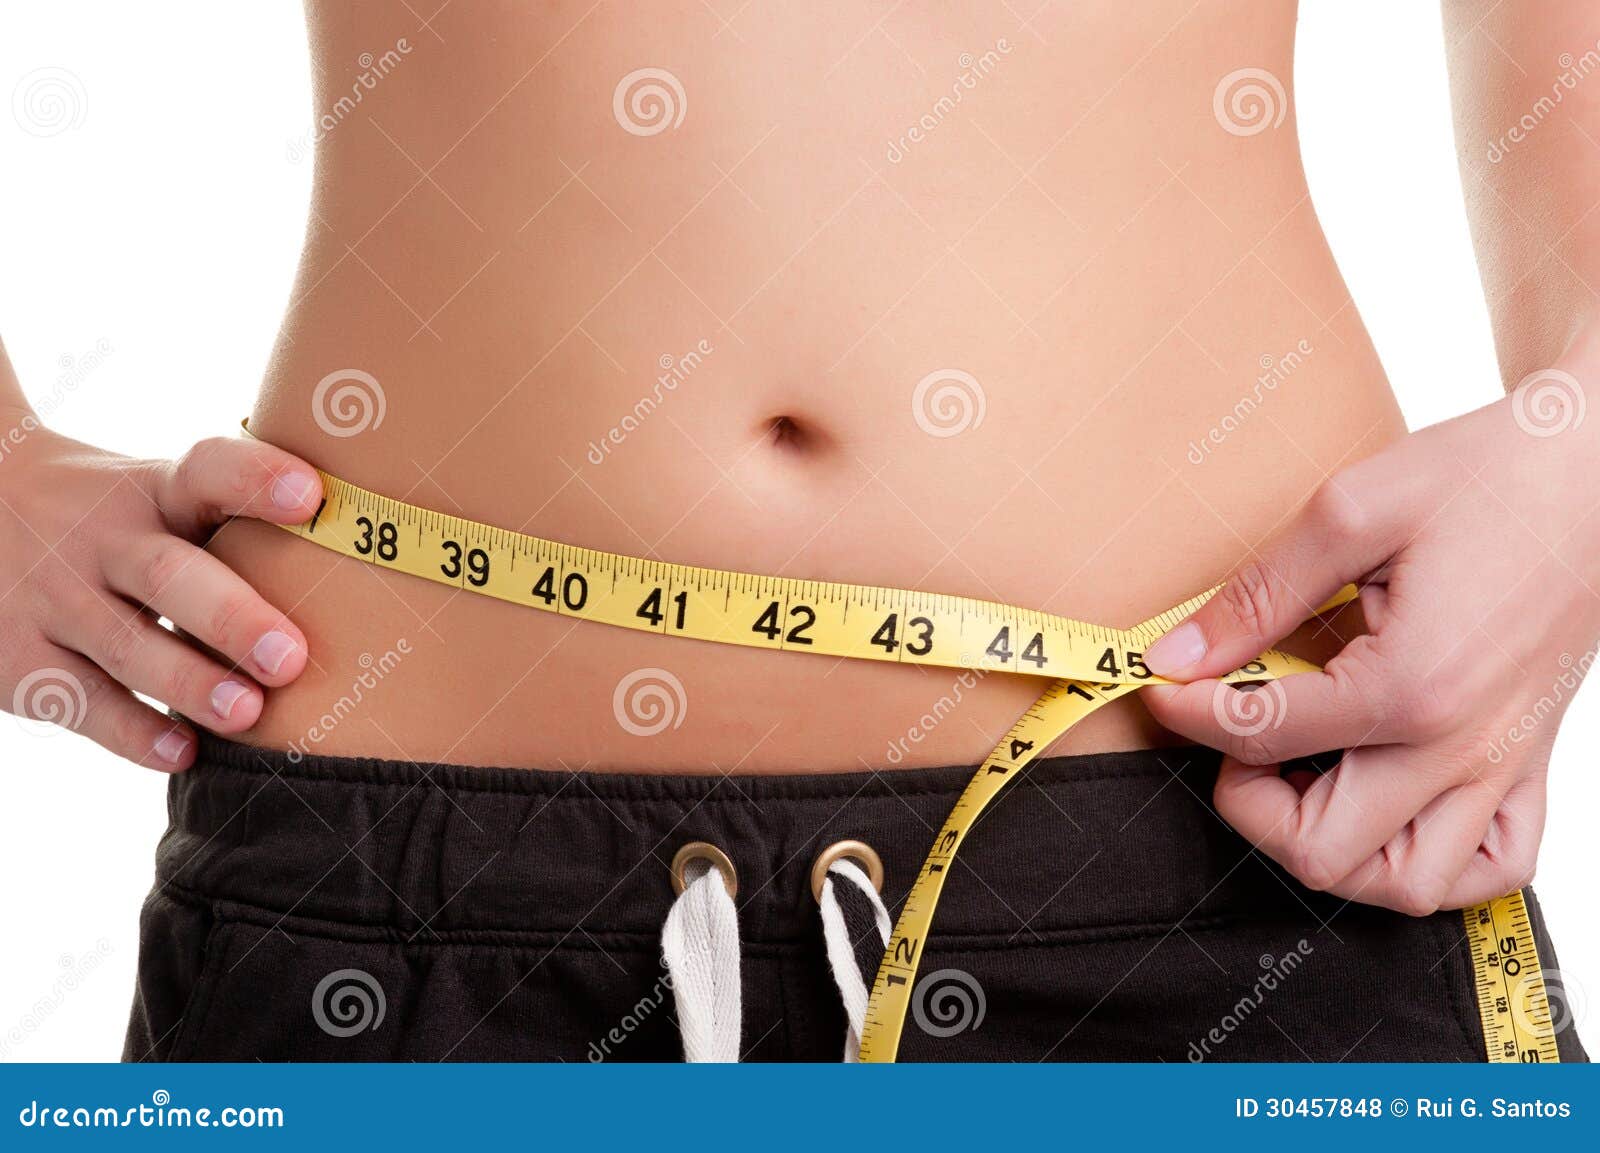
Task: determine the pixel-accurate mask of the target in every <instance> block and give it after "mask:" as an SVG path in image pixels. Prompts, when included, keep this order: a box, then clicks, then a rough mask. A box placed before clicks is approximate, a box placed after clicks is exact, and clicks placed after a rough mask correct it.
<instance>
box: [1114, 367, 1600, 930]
mask: <svg viewBox="0 0 1600 1153" xmlns="http://www.w3.org/2000/svg"><path fill="white" fill-rule="evenodd" d="M1581 351H1582V352H1586V354H1584V355H1580V354H1579V353H1580V352H1581ZM1595 384H1600V339H1590V340H1589V341H1588V342H1587V349H1586V350H1584V349H1583V347H1582V343H1581V342H1580V344H1579V345H1575V346H1574V349H1573V351H1572V352H1569V354H1568V355H1567V356H1566V357H1564V358H1563V360H1562V363H1561V364H1560V365H1559V366H1558V367H1557V368H1555V369H1550V370H1546V371H1544V372H1541V373H1535V374H1533V375H1531V376H1530V377H1528V378H1527V379H1526V380H1524V382H1523V383H1522V384H1521V385H1520V386H1519V387H1518V388H1517V390H1516V391H1515V392H1514V393H1513V394H1512V395H1511V396H1508V397H1507V398H1506V399H1505V400H1502V401H1499V402H1497V403H1494V404H1491V405H1489V406H1488V407H1486V408H1482V409H1479V410H1477V411H1476V412H1472V413H1468V414H1467V415H1466V416H1462V417H1459V418H1457V419H1455V420H1451V421H1448V422H1446V423H1444V424H1440V425H1436V426H1433V427H1431V428H1427V429H1424V430H1422V431H1421V432H1417V433H1414V434H1413V435H1411V436H1409V437H1407V438H1406V439H1405V440H1403V441H1401V442H1399V443H1398V444H1395V445H1393V446H1392V447H1390V448H1389V449H1387V450H1385V451H1384V452H1381V453H1379V454H1378V455H1376V456H1374V457H1371V458H1369V459H1367V460H1364V461H1361V462H1360V463H1358V464H1355V465H1353V466H1351V467H1349V468H1346V469H1344V470H1342V471H1341V472H1339V473H1336V474H1335V475H1333V476H1332V477H1331V478H1329V480H1328V481H1327V482H1326V483H1325V484H1324V485H1323V486H1322V487H1321V488H1320V489H1319V490H1318V492H1317V493H1316V494H1315V496H1313V498H1312V499H1311V501H1310V502H1309V503H1308V504H1307V505H1306V507H1305V508H1304V509H1303V510H1302V511H1301V512H1300V513H1299V514H1298V515H1297V517H1296V518H1295V519H1294V520H1293V521H1292V522H1291V523H1290V524H1289V525H1288V526H1287V527H1286V528H1285V529H1284V530H1283V531H1281V532H1280V533H1278V534H1277V535H1276V536H1275V537H1274V538H1273V539H1272V540H1271V541H1270V542H1269V543H1268V544H1267V545H1266V546H1264V547H1263V548H1262V549H1260V550H1259V551H1258V552H1257V553H1256V555H1254V556H1252V557H1251V558H1250V560H1249V561H1248V562H1247V563H1245V564H1244V565H1243V566H1242V567H1240V568H1239V569H1238V570H1237V571H1236V572H1234V573H1233V574H1232V575H1231V576H1230V577H1229V578H1228V580H1227V583H1226V584H1225V585H1224V587H1223V588H1222V590H1221V591H1220V592H1218V593H1217V595H1216V596H1214V597H1213V598H1211V600H1210V601H1208V602H1207V603H1206V605H1205V606H1204V607H1202V608H1201V609H1199V610H1198V611H1197V612H1196V613H1195V614H1194V615H1193V616H1191V617H1190V618H1189V619H1188V620H1187V621H1185V622H1184V623H1182V624H1180V625H1178V626H1177V627H1176V628H1174V629H1173V630H1172V631H1171V632H1170V633H1168V634H1167V635H1166V636H1165V637H1163V638H1162V639H1161V640H1160V641H1159V642H1157V643H1156V644H1155V645H1154V646H1152V647H1151V649H1150V650H1149V651H1148V652H1147V653H1146V654H1145V662H1146V663H1147V664H1148V665H1149V667H1150V669H1151V670H1152V671H1154V672H1156V673H1158V674H1160V675H1163V676H1166V677H1170V678H1172V679H1174V680H1179V681H1187V682H1190V683H1188V684H1184V685H1177V686H1173V685H1156V686H1151V687H1149V688H1147V689H1145V691H1144V692H1143V693H1141V694H1140V695H1141V697H1142V698H1143V699H1144V700H1145V701H1146V702H1147V704H1148V706H1149V708H1150V711H1151V713H1152V714H1154V716H1155V718H1156V719H1157V720H1158V721H1159V722H1160V723H1162V724H1163V725H1165V726H1167V727H1168V728H1170V729H1173V730H1174V731H1176V732H1178V733H1181V734H1183V735H1184V736H1186V737H1188V738H1190V739H1192V740H1195V741H1199V742H1201V743H1203V744H1206V745H1210V746H1213V747H1215V748H1218V749H1220V750H1222V751H1223V753H1224V754H1225V756H1224V759H1223V762H1222V768H1221V773H1220V776H1219V777H1218V780H1217V786H1216V793H1215V800H1216V806H1217V810H1218V812H1219V813H1220V814H1221V815H1222V816H1223V818H1225V819H1226V820H1227V821H1228V822H1230V823H1231V824H1232V825H1233V826H1234V828H1235V829H1237V830H1238V831H1239V833H1240V834H1241V835H1243V836H1244V837H1245V838H1247V839H1248V840H1249V841H1251V842H1252V843H1253V844H1254V845H1256V846H1257V847H1258V848H1260V849H1261V850H1262V851H1263V852H1265V853H1267V854H1268V855H1269V856H1271V857H1272V858H1274V859H1275V860H1277V861H1278V862H1280V863H1281V864H1282V865H1283V866H1284V867H1285V868H1287V869H1288V870H1289V872H1291V873H1292V874H1293V875H1294V876H1295V877H1297V878H1298V879H1299V880H1300V881H1301V882H1303V883H1304V884H1306V885H1308V886H1309V887H1311V888H1313V889H1324V890H1327V891H1328V892H1331V893H1334V894H1337V895H1339V896H1342V897H1346V898H1348V899H1350V900H1356V901H1363V902H1367V903H1370V904H1375V905H1382V906H1386V907H1388V908H1391V909H1398V910H1401V911H1402V912H1406V913H1410V914H1413V915H1417V916H1421V915H1424V914H1427V913H1431V912H1433V911H1434V910H1436V909H1440V908H1454V907H1460V906H1466V905H1472V904H1476V903H1478V902H1481V901H1485V900H1489V899H1491V898H1493V897H1496V896H1499V895H1501V894H1503V893H1507V892H1510V891H1511V890H1513V889H1517V888H1519V887H1521V886H1522V885H1525V884H1526V883H1527V882H1528V881H1529V879H1530V878H1531V877H1532V875H1533V870H1534V863H1535V858H1536V857H1537V854H1538V848H1539V839H1540V835H1541V833H1542V831H1543V828H1544V815H1545V776H1546V770H1547V767H1548V764H1549V757H1550V748H1551V745H1552V743H1553V742H1554V740H1555V736H1556V728H1557V726H1558V724H1559V722H1560V719H1561V715H1562V714H1563V713H1564V712H1565V711H1566V708H1567V706H1568V704H1570V702H1571V700H1572V695H1573V692H1574V690H1575V689H1576V688H1577V686H1578V683H1579V681H1580V680H1581V679H1582V677H1583V675H1584V673H1585V672H1587V670H1588V668H1589V665H1590V663H1591V662H1592V661H1593V660H1594V659H1595V655H1596V654H1595V651H1594V646H1595V638H1596V635H1597V634H1600V467H1597V461H1600V452H1597V438H1600V414H1597V415H1596V416H1595V417H1593V418H1591V419H1590V420H1589V421H1585V420H1584V419H1583V417H1584V409H1585V398H1584V387H1585V385H1588V386H1590V387H1592V386H1593V385H1595ZM1350 581H1356V582H1358V583H1359V584H1360V585H1361V609H1362V613H1363V615H1364V616H1365V618H1366V623H1367V627H1368V629H1370V630H1371V631H1370V632H1369V633H1368V634H1365V635H1361V636H1356V637H1354V638H1353V639H1351V640H1350V641H1349V642H1348V643H1347V644H1346V645H1345V647H1344V648H1343V650H1342V651H1341V652H1340V653H1339V654H1338V655H1337V656H1336V657H1334V659H1333V660H1331V661H1329V662H1328V664H1327V666H1326V668H1325V669H1324V670H1323V671H1321V672H1319V673H1306V674H1303V675H1298V676H1292V677H1288V678H1285V679H1284V680H1282V681H1278V682H1275V683H1273V684H1269V685H1265V686H1262V687H1260V688H1258V689H1255V690H1253V691H1252V692H1251V693H1250V695H1249V696H1248V697H1246V696H1244V695H1242V693H1241V690H1238V689H1234V688H1232V687H1229V686H1225V685H1222V684H1221V683H1219V682H1218V681H1216V680H1212V679H1206V678H1215V677H1218V676H1220V675H1222V674H1224V673H1227V672H1228V671H1230V670H1232V669H1236V668H1238V667H1240V666H1241V665H1243V664H1245V663H1246V662H1247V661H1249V660H1251V659H1252V658H1254V657H1255V656H1257V655H1258V654H1260V653H1261V652H1262V651H1263V650H1265V649H1267V648H1269V647H1271V646H1272V645H1274V644H1276V643H1277V642H1279V641H1280V640H1282V639H1283V638H1284V637H1286V636H1288V635H1289V633H1290V632H1292V631H1293V630H1294V629H1295V628H1296V627H1297V626H1298V625H1300V624H1301V623H1302V622H1303V621H1305V620H1307V619H1308V618H1309V617H1311V616H1312V615H1313V610H1314V609H1315V608H1316V606H1318V605H1321V604H1322V603H1324V602H1325V601H1326V600H1327V599H1328V597H1330V596H1331V595H1332V594H1333V593H1334V592H1335V591H1337V590H1338V589H1339V588H1340V587H1341V586H1342V585H1344V584H1346V583H1348V582H1350ZM1332 627H1335V628H1336V627H1337V623H1335V624H1334V626H1332ZM1336 749H1345V750H1347V751H1346V752H1345V754H1344V758H1343V760H1342V762H1341V763H1340V764H1339V765H1338V767H1337V768H1335V769H1333V770H1331V771H1329V772H1327V773H1324V774H1321V775H1317V774H1314V773H1310V772H1304V773H1291V774H1290V775H1289V776H1288V777H1284V776H1281V775H1280V770H1279V764H1280V762H1282V761H1284V760H1288V759H1290V758H1295V757H1301V756H1306V755H1309V754H1312V753H1318V752H1323V751H1327V750H1336Z"/></svg>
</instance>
